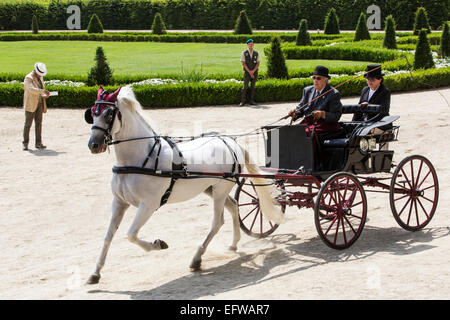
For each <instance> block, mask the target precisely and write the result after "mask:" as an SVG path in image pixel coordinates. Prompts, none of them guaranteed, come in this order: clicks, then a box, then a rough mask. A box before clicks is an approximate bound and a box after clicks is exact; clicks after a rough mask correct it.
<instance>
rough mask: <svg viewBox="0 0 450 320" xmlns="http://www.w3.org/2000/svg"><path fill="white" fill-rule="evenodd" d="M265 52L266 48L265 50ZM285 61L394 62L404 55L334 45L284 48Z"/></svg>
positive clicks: (393, 51)
mask: <svg viewBox="0 0 450 320" xmlns="http://www.w3.org/2000/svg"><path fill="white" fill-rule="evenodd" d="M265 50H267V48H265ZM283 53H284V54H285V56H286V58H287V59H327V60H354V61H373V62H385V61H392V60H395V59H397V58H399V57H401V56H402V55H404V53H401V52H399V51H397V50H389V49H379V48H368V47H358V46H356V45H354V46H340V45H334V46H330V47H311V46H285V47H284V48H283Z"/></svg>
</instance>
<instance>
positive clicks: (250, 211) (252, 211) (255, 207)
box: [241, 206, 259, 221]
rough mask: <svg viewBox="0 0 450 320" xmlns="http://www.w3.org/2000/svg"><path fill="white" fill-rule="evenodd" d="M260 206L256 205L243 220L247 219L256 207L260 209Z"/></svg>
mask: <svg viewBox="0 0 450 320" xmlns="http://www.w3.org/2000/svg"><path fill="white" fill-rule="evenodd" d="M258 208H259V206H256V207H254V208H253V209H252V210H251V211H250V212H249V213H248V214H247V215H246V216H245V217H244V218H243V219H241V221H244V220H245V219H247V217H248V216H249V215H251V214H252V212H253V211H255V210H256V209H258Z"/></svg>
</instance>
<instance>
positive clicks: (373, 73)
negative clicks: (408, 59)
mask: <svg viewBox="0 0 450 320" xmlns="http://www.w3.org/2000/svg"><path fill="white" fill-rule="evenodd" d="M377 68H378V69H377ZM375 69H376V70H375ZM381 77H384V73H383V72H381V64H369V65H368V66H367V68H366V73H365V74H364V78H381Z"/></svg>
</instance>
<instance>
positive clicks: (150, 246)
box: [128, 202, 169, 251]
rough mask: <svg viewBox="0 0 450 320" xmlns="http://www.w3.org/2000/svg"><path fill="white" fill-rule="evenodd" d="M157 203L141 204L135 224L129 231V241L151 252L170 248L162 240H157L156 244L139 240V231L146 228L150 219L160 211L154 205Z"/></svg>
mask: <svg viewBox="0 0 450 320" xmlns="http://www.w3.org/2000/svg"><path fill="white" fill-rule="evenodd" d="M154 203H155V202H151V203H150V204H149V203H145V202H141V203H140V204H139V208H138V211H137V214H136V217H135V218H134V220H133V224H132V225H131V227H130V229H129V230H128V240H130V242H132V243H135V244H137V245H139V246H140V247H141V248H142V249H144V250H145V251H150V250H162V249H167V248H168V247H169V246H168V245H167V243H165V242H164V241H162V240H159V239H158V240H155V241H154V242H147V241H144V240H141V239H139V238H138V233H139V230H140V229H141V228H142V227H143V226H144V224H145V223H146V222H147V221H148V219H149V218H150V217H151V216H152V215H153V213H154V212H155V211H156V210H157V209H158V206H157V205H154Z"/></svg>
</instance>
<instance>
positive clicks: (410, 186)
mask: <svg viewBox="0 0 450 320" xmlns="http://www.w3.org/2000/svg"><path fill="white" fill-rule="evenodd" d="M401 171H402V172H403V176H404V177H405V179H406V182H408V185H409V188H411V189H413V186H412V185H411V183H410V182H409V179H408V176H407V175H406V173H405V171H403V167H402V168H401Z"/></svg>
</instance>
